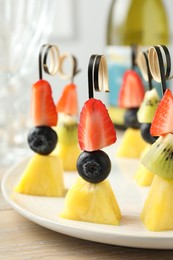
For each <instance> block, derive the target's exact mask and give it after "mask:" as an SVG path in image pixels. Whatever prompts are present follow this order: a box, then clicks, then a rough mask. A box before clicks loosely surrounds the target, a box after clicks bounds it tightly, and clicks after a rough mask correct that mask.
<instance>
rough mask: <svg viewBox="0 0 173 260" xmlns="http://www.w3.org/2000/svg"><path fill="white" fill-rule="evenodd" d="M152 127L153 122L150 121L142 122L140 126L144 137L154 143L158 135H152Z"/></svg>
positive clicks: (148, 141)
mask: <svg viewBox="0 0 173 260" xmlns="http://www.w3.org/2000/svg"><path fill="white" fill-rule="evenodd" d="M150 127H151V124H150V123H142V124H141V126H140V128H141V135H142V138H143V139H144V140H145V141H146V142H147V143H149V144H153V143H154V142H155V141H156V139H157V138H158V137H156V136H152V135H151V134H150Z"/></svg>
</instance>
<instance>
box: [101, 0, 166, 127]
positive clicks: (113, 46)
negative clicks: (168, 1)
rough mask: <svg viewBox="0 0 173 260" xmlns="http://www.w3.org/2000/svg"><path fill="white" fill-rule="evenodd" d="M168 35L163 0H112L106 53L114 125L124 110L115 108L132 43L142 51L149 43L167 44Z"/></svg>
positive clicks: (128, 64)
mask: <svg viewBox="0 0 173 260" xmlns="http://www.w3.org/2000/svg"><path fill="white" fill-rule="evenodd" d="M169 34H170V30H169V25H168V19H167V14H166V10H165V7H164V4H163V1H162V0H142V1H141V0H112V3H111V6H110V10H109V14H108V21H107V35H106V37H107V40H106V51H105V52H106V56H107V60H108V66H109V87H110V94H109V100H108V106H109V110H110V115H111V117H112V120H113V121H114V124H116V125H120V126H121V125H123V111H121V109H119V108H118V107H117V99H118V94H119V88H120V85H121V81H122V75H123V74H124V72H125V71H126V70H127V69H129V68H130V67H131V45H132V44H137V45H139V46H141V47H142V48H143V49H144V50H145V51H146V50H147V49H148V47H149V46H152V45H158V44H164V45H168V44H169V38H170V36H169ZM115 112H116V115H117V117H115Z"/></svg>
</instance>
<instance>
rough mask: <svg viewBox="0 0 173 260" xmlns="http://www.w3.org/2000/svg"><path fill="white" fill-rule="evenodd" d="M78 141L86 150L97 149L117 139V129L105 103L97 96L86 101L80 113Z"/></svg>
mask: <svg viewBox="0 0 173 260" xmlns="http://www.w3.org/2000/svg"><path fill="white" fill-rule="evenodd" d="M78 141H79V145H80V148H81V149H82V150H85V151H95V150H99V149H101V148H103V147H106V146H108V145H111V144H113V143H115V141H116V131H115V129H114V125H113V123H112V121H111V119H110V117H109V114H108V111H107V109H106V107H105V105H104V104H103V103H102V102H101V101H100V100H97V99H95V98H90V99H89V100H88V101H86V102H85V104H84V106H83V108H82V111H81V113H80V120H79V125H78Z"/></svg>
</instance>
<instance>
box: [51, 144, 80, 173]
mask: <svg viewBox="0 0 173 260" xmlns="http://www.w3.org/2000/svg"><path fill="white" fill-rule="evenodd" d="M80 152H81V151H80V148H79V146H78V143H76V144H69V145H67V144H62V143H60V142H59V143H58V145H57V146H56V148H55V150H54V151H53V154H54V155H57V156H58V157H59V158H60V159H61V160H62V162H63V169H64V171H76V162H77V159H78V156H79V155H80Z"/></svg>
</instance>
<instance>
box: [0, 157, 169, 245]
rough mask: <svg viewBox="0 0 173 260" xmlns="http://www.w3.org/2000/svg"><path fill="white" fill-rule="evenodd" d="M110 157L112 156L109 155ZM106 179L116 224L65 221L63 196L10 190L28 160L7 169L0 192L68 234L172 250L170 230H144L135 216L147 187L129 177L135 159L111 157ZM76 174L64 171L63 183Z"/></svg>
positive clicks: (46, 224) (43, 222)
mask: <svg viewBox="0 0 173 260" xmlns="http://www.w3.org/2000/svg"><path fill="white" fill-rule="evenodd" d="M113 157H114V156H113ZM111 160H112V172H111V174H110V177H109V179H110V182H111V185H112V188H113V190H114V192H115V195H116V198H117V200H118V203H119V206H120V208H121V212H122V221H121V225H120V226H111V225H101V224H93V223H87V222H80V221H73V220H66V219H62V218H60V217H58V214H59V213H60V212H61V210H62V207H63V203H64V199H63V198H51V197H50V198H48V197H39V196H28V195H22V194H17V193H15V192H13V188H14V186H15V184H16V182H17V181H18V179H19V177H20V176H21V174H22V172H23V169H24V168H25V166H26V164H27V162H28V160H25V161H23V162H21V163H19V164H18V165H16V166H15V167H13V168H12V169H10V170H9V171H8V172H7V173H6V175H5V176H4V178H3V180H2V193H3V195H4V197H5V199H6V200H7V202H8V203H9V204H10V205H11V207H13V208H14V209H15V210H16V211H18V212H19V213H20V214H21V215H23V216H24V217H26V218H28V219H30V220H31V221H33V222H35V223H37V224H39V225H41V226H43V227H46V228H48V229H51V230H54V231H56V232H60V233H63V234H66V235H69V236H73V237H78V238H81V239H87V240H90V241H96V242H101V243H106V244H112V245H120V246H128V247H139V248H153V249H173V231H165V232H150V231H147V230H146V229H145V227H144V226H143V224H142V223H141V221H140V218H139V215H140V212H141V209H142V207H143V203H144V200H145V198H146V194H147V192H148V189H147V188H140V187H138V186H137V185H136V183H135V182H134V180H133V175H134V171H135V169H136V167H137V165H138V161H137V160H123V159H121V160H116V159H115V158H112V157H111ZM76 176H77V174H76V173H65V184H66V186H67V187H69V186H70V185H71V184H72V182H74V180H75V178H76Z"/></svg>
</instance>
